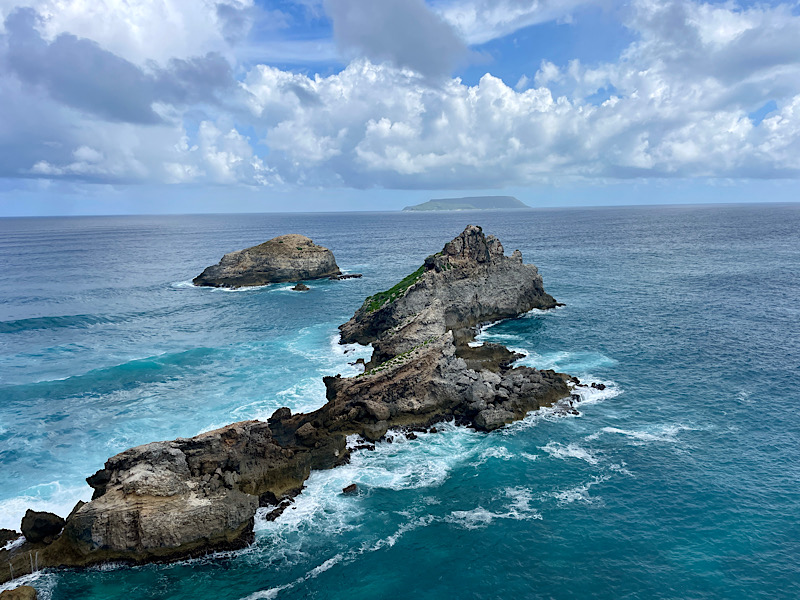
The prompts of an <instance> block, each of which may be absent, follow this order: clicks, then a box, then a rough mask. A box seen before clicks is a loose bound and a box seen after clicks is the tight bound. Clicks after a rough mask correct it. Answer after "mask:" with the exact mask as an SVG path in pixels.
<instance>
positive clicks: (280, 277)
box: [192, 233, 341, 287]
mask: <svg viewBox="0 0 800 600" xmlns="http://www.w3.org/2000/svg"><path fill="white" fill-rule="evenodd" d="M338 275H341V271H340V270H339V267H338V266H337V265H336V259H334V257H333V252H331V251H330V250H328V249H327V248H324V247H322V246H317V245H316V244H315V243H314V242H312V241H311V240H310V239H308V238H307V237H305V236H303V235H298V234H295V233H293V234H289V235H282V236H280V237H276V238H273V239H271V240H269V241H267V242H264V243H263V244H259V245H258V246H253V247H252V248H245V249H244V250H238V251H236V252H231V253H230V254H226V255H225V256H223V257H222V260H220V261H219V263H218V264H216V265H213V266H210V267H208V268H207V269H206V270H205V271H203V272H202V273H201V274H200V275H198V276H197V277H195V278H194V280H193V281H192V283H194V284H195V285H198V286H210V287H245V286H253V285H266V284H268V283H281V282H285V281H299V280H303V279H321V278H326V277H332V276H338Z"/></svg>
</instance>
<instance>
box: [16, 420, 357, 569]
mask: <svg viewBox="0 0 800 600" xmlns="http://www.w3.org/2000/svg"><path fill="white" fill-rule="evenodd" d="M287 411H288V409H283V412H281V411H278V413H276V414H277V415H278V418H281V417H284V416H286V415H287V414H288V415H290V414H291V413H290V412H287ZM280 431H281V432H282V433H283V432H284V430H283V428H280ZM290 438H291V441H290V442H289V443H281V442H280V441H278V440H276V439H275V436H273V434H272V430H271V424H270V423H263V422H260V421H244V422H240V423H234V424H232V425H228V426H227V427H223V428H222V429H218V430H215V431H210V432H207V433H203V434H200V435H198V436H196V437H193V438H189V439H177V440H174V441H170V442H154V443H151V444H146V445H144V446H138V447H136V448H132V449H130V450H126V451H125V452H122V453H120V454H117V455H116V456H114V457H112V458H110V459H108V461H106V464H105V466H104V468H103V469H101V470H100V471H98V472H97V473H95V474H94V475H92V476H91V477H89V478H88V479H87V482H88V483H89V485H90V486H91V487H92V488H94V495H93V498H92V501H91V502H88V503H79V505H78V506H77V507H76V508H75V510H73V512H72V513H71V514H70V515H69V517H68V518H67V521H66V526H65V527H64V530H63V533H61V535H60V536H59V537H58V538H57V539H55V541H52V543H49V544H47V543H45V542H43V541H41V540H31V539H28V541H27V542H26V543H24V544H23V545H22V546H20V547H18V548H15V549H14V550H12V551H0V564H4V563H5V562H8V564H9V568H7V569H6V571H7V572H5V573H4V571H3V570H2V569H0V581H5V580H7V579H8V578H9V576H10V575H13V576H15V577H17V576H20V575H23V574H26V573H30V572H31V570H32V569H34V568H44V567H83V566H89V565H93V564H98V563H102V562H108V561H118V562H127V563H131V564H140V563H146V562H157V561H164V560H176V559H179V558H184V557H191V556H197V555H201V554H206V553H208V552H212V551H220V550H231V549H236V548H241V547H243V546H245V545H247V544H249V543H250V542H252V540H253V518H254V516H255V513H256V510H257V509H258V508H259V506H278V505H280V504H281V503H282V502H283V501H284V499H285V498H291V497H293V496H294V495H296V494H297V492H298V490H299V489H300V488H301V487H302V485H303V482H304V481H305V480H306V479H307V478H308V476H309V474H310V472H311V469H324V468H331V467H334V466H336V465H338V464H341V463H342V462H344V461H346V460H347V457H348V451H347V449H346V447H345V438H344V436H342V435H337V434H330V435H326V436H325V437H324V439H322V440H320V441H319V443H317V440H316V439H314V440H313V442H312V443H310V444H309V443H307V442H308V441H309V440H307V439H306V438H304V437H303V436H302V432H301V433H300V434H299V435H296V436H295V435H292V436H290ZM284 508H285V506H284ZM26 519H28V515H26ZM62 523H63V520H62ZM24 527H25V525H23V528H24ZM59 531H60V528H59ZM33 556H35V562H34V560H32V557H33Z"/></svg>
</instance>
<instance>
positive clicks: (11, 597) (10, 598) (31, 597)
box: [0, 585, 38, 600]
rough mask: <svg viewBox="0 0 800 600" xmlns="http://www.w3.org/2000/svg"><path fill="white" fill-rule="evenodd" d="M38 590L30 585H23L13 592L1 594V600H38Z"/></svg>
mask: <svg viewBox="0 0 800 600" xmlns="http://www.w3.org/2000/svg"><path fill="white" fill-rule="evenodd" d="M36 598H38V596H37V595H36V589H35V588H32V587H31V586H29V585H21V586H19V587H18V588H14V589H13V590H6V591H5V592H0V600H36Z"/></svg>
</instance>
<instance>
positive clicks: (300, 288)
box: [292, 283, 311, 292]
mask: <svg viewBox="0 0 800 600" xmlns="http://www.w3.org/2000/svg"><path fill="white" fill-rule="evenodd" d="M292 289H293V290H294V291H295V292H307V291H308V290H309V289H311V288H309V287H308V286H307V285H306V284H305V283H298V284H297V285H296V286H294V287H293V288H292Z"/></svg>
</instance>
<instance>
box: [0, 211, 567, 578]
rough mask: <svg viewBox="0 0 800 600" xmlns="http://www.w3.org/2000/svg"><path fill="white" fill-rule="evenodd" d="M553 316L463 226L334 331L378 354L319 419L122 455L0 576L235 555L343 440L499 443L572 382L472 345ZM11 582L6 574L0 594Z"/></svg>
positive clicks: (523, 269) (330, 381)
mask: <svg viewBox="0 0 800 600" xmlns="http://www.w3.org/2000/svg"><path fill="white" fill-rule="evenodd" d="M285 237H286V236H285ZM276 239H280V238H276ZM273 241H274V240H273ZM334 264H335V263H334ZM553 306H556V302H555V300H554V299H553V298H552V297H551V296H550V295H548V294H547V293H545V292H544V290H543V288H542V279H541V277H540V276H539V273H538V271H537V269H536V267H534V266H533V265H525V264H523V263H522V256H521V255H520V254H519V252H515V253H514V254H512V256H510V257H506V256H504V254H503V247H502V245H501V244H500V242H499V241H498V240H497V239H496V238H493V237H491V236H489V237H485V236H484V235H483V232H482V231H481V229H480V228H479V227H474V226H470V227H467V229H465V230H464V232H463V233H462V234H461V235H459V236H458V237H456V238H455V239H454V240H453V241H451V242H449V243H448V244H446V245H445V247H444V249H443V250H442V252H440V253H437V254H435V255H432V256H430V257H428V258H427V259H426V260H425V264H424V266H423V267H421V268H420V270H418V272H415V273H414V274H412V276H409V278H406V279H405V280H403V281H402V282H400V283H399V284H398V285H397V286H395V287H394V288H392V290H389V292H387V293H381V294H376V295H375V296H372V297H370V298H367V300H366V301H365V302H364V305H363V306H362V307H361V308H360V309H359V310H358V311H357V312H356V314H355V315H354V316H353V318H352V319H350V320H349V321H348V322H347V323H345V324H344V325H342V326H341V327H340V329H341V330H342V341H343V342H350V341H358V342H361V343H368V342H371V343H372V344H373V347H374V352H373V356H372V358H371V359H370V361H369V363H367V364H366V365H365V372H364V373H362V374H360V375H358V376H356V377H352V378H342V377H341V376H338V375H337V376H336V377H325V378H324V382H325V386H326V397H327V402H326V403H325V405H324V406H322V407H321V408H319V409H318V410H316V411H314V412H311V413H307V414H303V413H301V414H296V415H293V414H292V413H291V411H290V410H289V409H288V408H281V409H279V410H277V411H276V412H275V413H274V414H273V415H272V416H271V417H270V419H269V421H268V422H267V423H263V422H259V421H245V422H241V423H234V424H232V425H228V426H227V427H223V428H222V429H218V430H216V431H211V432H208V433H203V434H201V435H198V436H196V437H193V438H190V439H183V438H181V439H177V440H174V441H170V442H154V443H152V444H146V445H144V446H138V447H136V448H132V449H130V450H126V451H125V452H122V453H120V454H118V455H116V456H114V457H112V458H110V459H109V460H108V461H107V462H106V464H105V466H104V468H103V469H101V470H100V471H98V472H97V473H95V474H94V475H92V476H91V477H89V478H88V479H87V481H88V483H89V485H91V486H92V487H93V488H94V490H95V493H94V497H93V498H92V501H91V502H89V503H87V504H84V503H79V505H78V506H76V507H75V509H74V510H73V512H72V513H71V514H70V516H69V517H68V518H67V520H66V526H65V527H64V531H63V533H62V534H61V535H60V537H58V538H57V539H56V540H55V541H53V542H52V543H50V544H48V543H46V542H44V541H43V542H42V543H38V544H32V543H30V542H27V543H25V544H23V545H22V546H20V547H18V548H15V549H14V550H12V551H4V550H0V564H4V563H6V562H7V563H8V565H9V567H10V571H12V572H13V573H14V574H15V575H16V576H19V575H22V574H23V573H26V572H30V569H31V562H30V556H31V553H38V554H37V557H38V561H39V566H40V567H56V566H71V567H74V566H88V565H92V564H97V563H101V562H106V561H126V562H130V563H144V562H152V561H166V560H176V559H179V558H184V557H187V556H194V555H199V554H204V553H207V552H210V551H215V550H227V549H234V548H240V547H242V546H244V545H246V544H248V543H250V542H251V541H252V539H253V520H254V516H255V512H256V510H257V508H258V507H259V506H267V505H273V506H276V507H277V508H276V511H275V512H274V513H273V514H274V515H276V514H278V511H280V510H282V509H283V508H285V506H286V504H287V502H288V499H289V498H291V497H293V496H294V495H296V494H297V493H298V491H299V490H300V489H301V488H302V485H303V482H304V481H305V479H306V478H307V477H308V476H309V474H310V472H311V470H312V469H327V468H332V467H335V466H337V465H340V464H343V463H344V462H346V461H347V460H348V459H349V452H350V451H349V450H348V448H347V447H346V444H345V442H346V436H347V435H350V434H359V435H361V436H363V437H364V438H366V440H368V441H371V442H375V441H378V440H380V439H381V438H382V437H383V436H384V434H385V433H386V431H387V430H388V428H390V427H408V428H418V427H426V426H430V425H432V424H433V423H436V422H440V421H442V420H455V421H456V422H457V423H459V424H461V425H466V426H470V427H474V428H475V429H478V430H482V431H492V430H494V429H497V428H499V427H502V426H503V425H505V424H506V423H509V422H511V421H514V420H516V419H520V418H522V417H523V416H525V414H526V413H528V412H529V411H531V410H535V409H537V408H539V407H541V406H547V405H550V404H553V403H554V402H556V401H558V400H559V399H561V398H564V397H566V396H568V395H569V389H568V386H567V381H568V380H569V378H568V376H566V375H564V374H561V373H555V372H554V371H550V370H546V371H539V370H537V369H532V368H529V367H513V364H512V363H513V362H514V360H516V359H517V358H518V355H516V354H515V353H513V352H511V351H509V350H508V349H506V348H505V347H503V346H500V345H497V344H484V345H482V346H480V347H473V345H471V344H470V343H469V342H471V341H472V340H474V328H473V327H474V325H476V324H478V323H481V322H487V321H493V320H497V319H502V318H509V317H514V316H518V315H520V314H521V313H523V312H525V311H527V310H530V309H532V308H551V307H553ZM573 381H575V380H573ZM8 577H9V575H8V573H4V572H3V570H2V569H0V582H2V581H5V580H7V579H8Z"/></svg>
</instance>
